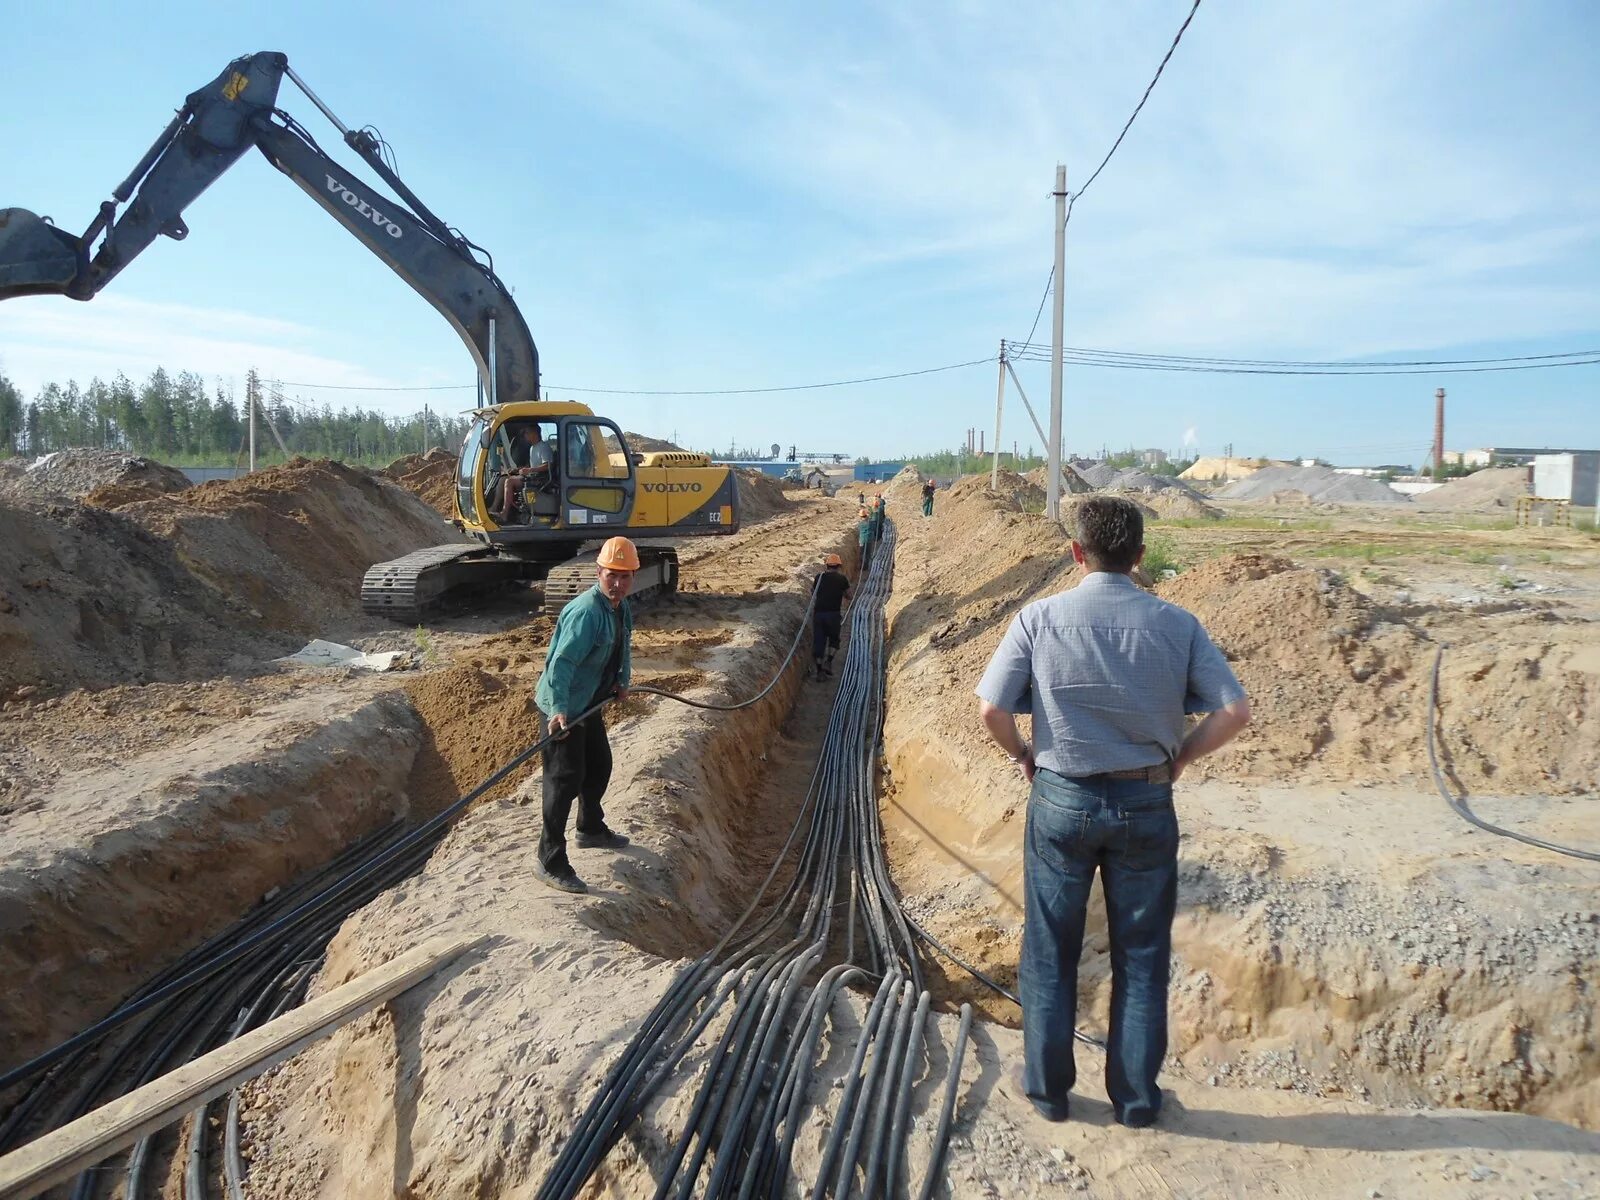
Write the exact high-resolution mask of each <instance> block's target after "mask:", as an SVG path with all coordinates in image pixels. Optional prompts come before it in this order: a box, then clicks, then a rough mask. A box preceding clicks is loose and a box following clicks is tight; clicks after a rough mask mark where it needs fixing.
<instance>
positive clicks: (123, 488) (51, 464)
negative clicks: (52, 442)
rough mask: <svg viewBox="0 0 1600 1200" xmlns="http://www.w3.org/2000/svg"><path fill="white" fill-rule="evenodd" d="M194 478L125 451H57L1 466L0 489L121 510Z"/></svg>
mask: <svg viewBox="0 0 1600 1200" xmlns="http://www.w3.org/2000/svg"><path fill="white" fill-rule="evenodd" d="M188 486H189V477H188V476H187V475H185V474H184V473H183V472H182V471H180V470H178V469H177V468H176V467H169V466H166V465H165V464H163V463H158V462H156V461H155V460H154V459H150V458H144V457H142V456H140V455H137V454H127V453H125V452H123V451H121V450H83V449H70V450H58V451H56V452H55V453H54V454H46V455H44V456H43V457H42V458H38V459H35V460H34V461H33V462H31V463H30V462H27V461H26V460H23V459H15V458H13V459H9V460H7V461H6V462H5V463H3V464H0V492H9V493H10V494H12V495H14V496H17V497H19V498H23V497H36V498H41V499H87V500H88V502H89V503H90V504H94V505H98V506H99V507H101V508H117V507H120V506H121V505H123V504H130V503H132V502H133V501H135V500H148V499H150V498H151V497H153V496H162V495H165V494H166V493H168V492H177V491H182V490H183V489H184V488H186V487H188Z"/></svg>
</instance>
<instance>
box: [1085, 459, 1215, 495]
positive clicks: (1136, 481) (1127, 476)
mask: <svg viewBox="0 0 1600 1200" xmlns="http://www.w3.org/2000/svg"><path fill="white" fill-rule="evenodd" d="M1101 490H1102V491H1107V492H1171V493H1174V494H1176V495H1179V496H1188V497H1189V498H1190V499H1191V500H1198V499H1200V493H1199V492H1197V491H1195V490H1194V489H1193V488H1192V487H1190V486H1189V485H1188V484H1186V483H1184V482H1183V481H1182V480H1180V479H1177V478H1175V477H1174V476H1171V475H1152V474H1150V473H1149V472H1148V471H1141V470H1139V469H1138V468H1137V467H1129V468H1128V469H1127V470H1125V471H1119V472H1117V476H1116V478H1115V479H1113V480H1112V481H1111V482H1110V483H1108V484H1106V485H1105V486H1104V487H1103V488H1102V489H1101Z"/></svg>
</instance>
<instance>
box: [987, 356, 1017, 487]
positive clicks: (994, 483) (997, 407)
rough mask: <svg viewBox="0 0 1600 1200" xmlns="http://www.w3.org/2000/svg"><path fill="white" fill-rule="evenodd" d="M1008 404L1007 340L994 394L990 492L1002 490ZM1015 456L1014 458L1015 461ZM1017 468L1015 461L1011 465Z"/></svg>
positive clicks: (1001, 357)
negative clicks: (1004, 415) (1003, 414)
mask: <svg viewBox="0 0 1600 1200" xmlns="http://www.w3.org/2000/svg"><path fill="white" fill-rule="evenodd" d="M1005 403H1006V340H1005V338H1001V339H1000V385H999V387H998V389H997V390H996V391H995V394H994V462H993V464H992V465H991V466H990V467H989V490H990V491H991V492H993V491H998V490H999V489H1000V414H1001V412H1002V411H1003V410H1004V408H1005ZM1015 457H1016V456H1015V455H1013V456H1012V458H1013V460H1014V459H1015ZM1011 465H1012V466H1013V467H1015V466H1016V465H1017V464H1016V462H1015V461H1013V462H1012V464H1011Z"/></svg>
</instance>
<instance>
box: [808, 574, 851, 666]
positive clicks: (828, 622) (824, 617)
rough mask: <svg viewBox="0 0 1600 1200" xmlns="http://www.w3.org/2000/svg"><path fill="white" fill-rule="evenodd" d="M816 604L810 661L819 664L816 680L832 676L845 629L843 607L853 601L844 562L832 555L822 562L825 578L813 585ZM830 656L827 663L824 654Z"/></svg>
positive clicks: (813, 616)
mask: <svg viewBox="0 0 1600 1200" xmlns="http://www.w3.org/2000/svg"><path fill="white" fill-rule="evenodd" d="M811 586H812V590H813V591H815V592H816V594H817V603H816V606H815V608H813V609H812V615H811V657H812V658H814V659H816V662H817V678H818V679H821V678H822V677H823V676H824V675H832V674H833V656H834V655H835V654H837V653H838V652H839V634H840V632H841V630H842V629H843V626H844V606H845V604H846V602H847V601H848V600H849V598H850V579H849V577H848V576H846V575H845V573H844V559H842V558H840V557H839V556H838V555H837V554H830V555H828V557H827V558H825V559H823V560H822V574H820V575H818V576H817V581H816V582H815V583H814V584H812V585H811ZM824 651H826V652H827V656H828V657H827V659H826V661H824V659H823V657H822V656H823V652H824Z"/></svg>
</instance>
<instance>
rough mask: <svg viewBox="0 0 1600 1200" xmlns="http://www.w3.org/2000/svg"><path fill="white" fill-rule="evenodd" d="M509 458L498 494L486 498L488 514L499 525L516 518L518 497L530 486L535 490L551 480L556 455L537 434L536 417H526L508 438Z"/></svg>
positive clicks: (537, 424)
mask: <svg viewBox="0 0 1600 1200" xmlns="http://www.w3.org/2000/svg"><path fill="white" fill-rule="evenodd" d="M509 459H510V462H509V468H510V469H509V471H508V472H507V473H506V475H505V476H504V477H503V478H502V479H501V481H500V487H499V493H500V494H499V496H498V497H494V496H491V497H490V502H489V515H490V516H491V517H493V518H494V519H495V523H496V524H499V525H505V524H508V523H510V522H511V521H513V520H514V519H515V517H516V513H517V500H518V498H519V497H521V495H522V494H523V493H524V492H525V491H527V490H528V489H529V488H530V486H531V488H532V490H533V491H534V492H536V493H537V492H538V491H540V490H541V489H542V488H544V487H545V486H547V485H548V484H549V482H550V470H551V467H552V465H553V464H554V462H555V456H554V454H552V453H551V450H550V447H549V446H547V445H546V444H545V443H544V441H543V440H542V439H541V438H540V436H539V423H538V422H537V421H529V422H527V423H525V424H523V425H522V426H521V427H520V428H518V429H517V431H516V433H515V434H514V435H513V436H512V439H511V449H510V452H509ZM496 499H498V500H499V504H498V506H497V505H496V504H495V500H496Z"/></svg>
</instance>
